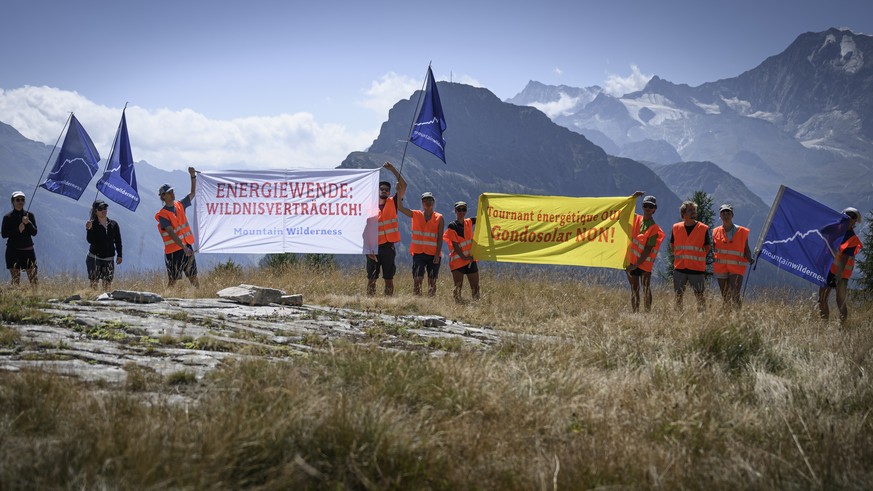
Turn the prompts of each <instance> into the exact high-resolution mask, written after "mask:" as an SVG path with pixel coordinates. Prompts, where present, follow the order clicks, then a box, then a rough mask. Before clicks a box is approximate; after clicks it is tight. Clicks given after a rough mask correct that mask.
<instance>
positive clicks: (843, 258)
mask: <svg viewBox="0 0 873 491" xmlns="http://www.w3.org/2000/svg"><path fill="white" fill-rule="evenodd" d="M843 214H845V215H846V216H848V217H849V229H848V230H846V235H844V236H843V241H842V243H840V250H839V251H838V252H837V256H836V257H835V258H834V262H833V264H832V265H831V269H830V271H829V272H828V277H827V283H826V285H825V286H823V287H821V288H819V290H818V308H819V315H821V319H822V320H823V321H827V320H828V318H829V317H830V308H829V307H828V297H830V295H831V290H836V292H837V309H838V310H839V311H840V323H841V324H845V323H846V320H847V319H848V318H849V307H848V305H847V304H848V289H849V278H851V277H852V270H853V269H854V268H855V256H856V255H857V254H858V252H859V251H860V250H861V248H862V247H863V244H861V239H859V238H858V236H857V235H856V234H855V224H857V223H858V222H860V221H861V212H859V211H858V210H857V209H856V208H852V207H849V208H846V209H845V210H843Z"/></svg>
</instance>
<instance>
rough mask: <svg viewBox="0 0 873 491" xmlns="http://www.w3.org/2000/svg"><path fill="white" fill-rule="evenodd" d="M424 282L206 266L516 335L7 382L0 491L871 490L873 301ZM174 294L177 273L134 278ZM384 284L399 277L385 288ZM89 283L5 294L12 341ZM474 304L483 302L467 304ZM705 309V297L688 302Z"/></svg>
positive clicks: (323, 297)
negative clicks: (205, 368)
mask: <svg viewBox="0 0 873 491" xmlns="http://www.w3.org/2000/svg"><path fill="white" fill-rule="evenodd" d="M443 275H444V276H443V277H442V278H441V279H440V286H439V288H440V289H439V292H438V295H437V297H436V298H433V299H429V298H415V297H413V296H412V295H411V294H410V293H409V292H410V291H411V289H412V288H411V279H410V278H408V275H407V272H406V271H404V272H401V274H399V275H398V278H397V291H398V293H399V294H398V295H397V296H396V297H394V298H391V299H386V298H383V297H374V298H368V297H365V296H362V294H361V293H362V292H363V291H364V288H365V279H364V278H363V277H362V271H342V270H340V271H328V272H316V271H312V270H307V269H305V268H302V267H299V268H292V269H290V270H288V271H285V272H284V273H275V272H273V273H269V272H260V271H254V270H244V271H242V272H241V273H233V272H231V273H230V274H228V272H225V273H223V274H217V273H215V274H207V275H204V278H203V283H204V287H203V288H202V289H201V290H199V291H196V290H193V289H190V288H187V287H181V288H179V289H177V290H176V291H173V292H167V295H171V296H183V297H186V296H187V297H197V296H213V294H214V292H215V291H216V290H217V289H218V288H221V287H223V286H227V285H231V284H238V283H241V282H247V283H254V284H258V285H263V286H271V287H277V288H282V289H285V290H287V291H288V292H289V293H292V292H293V293H303V294H304V296H305V300H306V303H308V304H320V305H331V306H338V307H349V308H356V309H361V310H378V311H383V312H387V313H397V314H401V313H410V312H415V313H421V314H438V315H443V316H446V317H448V318H452V319H459V320H464V321H466V322H469V323H472V324H476V325H485V326H492V327H495V328H500V329H502V330H506V331H509V332H511V333H512V334H511V335H510V336H507V337H506V339H504V341H503V342H502V343H500V344H499V345H498V347H496V348H493V349H491V350H486V351H484V352H483V351H482V350H468V349H466V348H464V347H463V346H457V347H447V348H446V349H445V350H443V351H440V352H438V353H435V352H433V351H427V350H421V351H412V352H407V351H404V352H398V351H387V350H379V349H375V348H374V347H373V346H372V345H369V344H367V343H366V342H359V343H352V342H343V343H335V344H333V345H326V346H324V347H323V349H322V350H321V351H319V352H316V353H315V354H312V355H307V356H296V357H289V358H275V357H270V358H267V357H241V358H240V359H239V360H238V361H235V362H231V363H228V364H227V365H226V366H224V367H223V368H221V369H219V370H218V371H215V372H213V374H212V375H211V376H210V377H207V378H206V379H204V380H202V381H197V380H190V379H186V378H185V377H183V376H170V377H161V376H156V375H155V374H154V373H153V372H151V371H149V370H148V369H147V367H137V366H129V367H125V369H126V370H128V377H127V382H126V383H124V384H123V385H119V386H115V385H111V384H90V383H85V382H81V381H76V380H71V379H69V378H66V377H63V376H59V375H51V374H48V373H46V372H40V371H20V372H8V371H5V370H4V371H0V481H2V482H0V488H3V489H18V488H65V487H68V488H197V489H202V488H210V489H238V488H242V487H256V488H263V489H280V488H281V489H301V488H311V489H344V488H355V489H525V490H527V489H590V488H600V487H619V488H625V487H630V488H643V489H648V488H667V489H676V488H692V489H699V488H711V489H737V488H742V489H773V488H781V489H784V488H801V489H809V488H823V489H833V488H848V489H870V488H871V486H873V470H871V467H870V465H869V464H870V462H873V416H871V414H870V412H871V408H873V384H871V380H870V373H871V369H873V353H871V348H873V337H871V329H873V321H871V319H873V302H870V301H869V300H865V299H862V298H852V300H851V304H850V309H851V310H850V321H849V324H848V325H846V326H844V327H840V326H839V325H838V324H837V323H836V322H835V321H832V322H831V323H829V324H823V323H822V322H820V321H819V320H818V318H817V313H816V311H815V310H814V305H813V304H812V303H811V302H810V300H809V298H810V296H811V294H812V291H810V296H804V297H803V298H801V299H798V298H796V297H795V296H792V295H791V294H789V293H787V292H780V291H772V292H769V293H770V294H769V295H759V296H758V298H764V297H766V298H767V300H750V301H748V302H747V303H746V305H745V306H744V310H743V311H742V312H741V313H739V314H732V315H725V314H723V313H721V312H720V310H719V308H718V307H719V301H718V299H716V298H715V296H714V294H715V293H714V289H712V288H710V291H709V292H708V295H710V297H709V301H710V303H709V310H708V313H707V314H705V315H700V314H698V313H697V312H696V309H695V308H694V306H693V298H687V299H686V301H689V300H690V301H692V303H689V304H687V305H686V309H685V312H684V314H681V315H680V314H677V313H675V312H674V310H673V307H672V296H671V293H670V292H669V291H666V290H663V289H659V290H656V291H655V307H654V311H653V312H652V313H650V314H647V315H646V314H631V313H629V311H630V306H629V299H628V296H629V292H628V290H627V288H626V286H625V285H622V284H614V285H592V284H591V283H590V282H585V281H580V280H579V278H575V277H573V276H572V275H571V274H570V273H567V272H562V273H551V272H550V271H546V270H542V271H540V272H526V273H519V274H507V273H503V274H500V275H499V276H498V277H495V276H494V275H491V274H489V273H488V268H487V266H486V267H483V282H482V286H483V290H482V291H483V298H482V300H481V301H480V302H478V303H476V304H465V305H460V306H459V305H456V304H455V303H454V302H453V301H452V300H451V285H450V283H451V281H450V279H449V277H448V274H447V272H445V271H443ZM116 286H117V287H118V288H124V289H142V290H151V291H158V292H161V293H164V292H163V290H162V289H161V284H160V278H159V277H158V276H154V277H151V276H149V277H139V278H126V279H125V280H124V281H123V282H122V284H118V285H116ZM380 286H381V285H380ZM75 292H79V293H81V294H83V295H84V296H86V297H93V296H94V295H95V294H94V293H93V292H90V291H88V290H84V289H82V288H81V286H80V285H76V284H72V283H69V282H68V281H67V280H64V279H59V278H55V279H50V278H46V279H45V280H44V282H43V286H42V288H41V290H40V292H39V293H37V294H31V293H29V292H25V293H22V292H12V291H8V290H4V291H3V293H2V298H0V319H2V321H3V322H2V324H3V327H0V350H6V351H8V350H15V349H16V344H17V343H20V342H21V339H20V338H17V337H16V324H17V323H20V322H31V323H33V322H41V321H45V320H46V316H47V314H44V313H41V312H42V311H41V308H42V306H43V305H44V301H45V300H46V299H48V298H51V297H62V296H65V295H69V294H71V293H75ZM464 294H465V296H466V297H467V298H469V290H467V291H465V292H464ZM689 297H691V296H690V295H689Z"/></svg>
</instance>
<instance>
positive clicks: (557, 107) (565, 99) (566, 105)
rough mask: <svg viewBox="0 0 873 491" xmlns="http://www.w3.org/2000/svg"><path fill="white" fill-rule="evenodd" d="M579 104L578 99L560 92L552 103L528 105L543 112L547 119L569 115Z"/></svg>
mask: <svg viewBox="0 0 873 491" xmlns="http://www.w3.org/2000/svg"><path fill="white" fill-rule="evenodd" d="M578 103H579V98H578V97H570V96H568V95H567V94H565V93H563V92H561V97H560V98H559V99H558V100H557V101H552V102H533V103H531V104H530V105H531V106H533V107H535V108H537V109H539V110H540V111H542V112H544V113H545V114H546V116H548V117H549V118H554V117H555V116H566V115H568V114H571V113H572V112H573V111H572V110H573V109H574V108H575V107H576V105H577V104H578Z"/></svg>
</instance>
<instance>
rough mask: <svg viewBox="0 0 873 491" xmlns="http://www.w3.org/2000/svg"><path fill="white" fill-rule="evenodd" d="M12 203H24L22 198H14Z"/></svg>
mask: <svg viewBox="0 0 873 491" xmlns="http://www.w3.org/2000/svg"><path fill="white" fill-rule="evenodd" d="M13 201H16V202H21V203H24V198H15V199H14V200H13Z"/></svg>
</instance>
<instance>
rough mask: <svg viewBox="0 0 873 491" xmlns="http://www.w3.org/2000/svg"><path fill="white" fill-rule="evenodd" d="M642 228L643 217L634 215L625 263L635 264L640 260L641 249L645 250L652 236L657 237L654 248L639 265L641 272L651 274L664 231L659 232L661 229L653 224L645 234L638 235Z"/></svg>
mask: <svg viewBox="0 0 873 491" xmlns="http://www.w3.org/2000/svg"><path fill="white" fill-rule="evenodd" d="M642 226H643V217H642V216H641V215H636V217H634V228H633V231H632V232H631V243H630V247H628V249H627V261H628V264H637V260H638V259H639V258H640V254H642V253H643V249H645V247H646V244H647V243H648V242H649V239H651V238H652V237H653V236H657V237H658V241H657V242H656V243H655V247H653V248H652V250H651V251H649V255H648V256H647V257H646V259H645V260H644V261H643V262H642V263H640V265H639V268H640V269H641V270H643V271H646V272H648V273H651V272H652V267H653V266H654V265H655V258H656V257H658V249H660V248H661V242H662V241H663V240H664V231H663V230H661V227H659V226H658V224H656V223H653V224H652V226H651V227H649V228H647V229H646V231H645V232H643V233H640V228H642Z"/></svg>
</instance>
